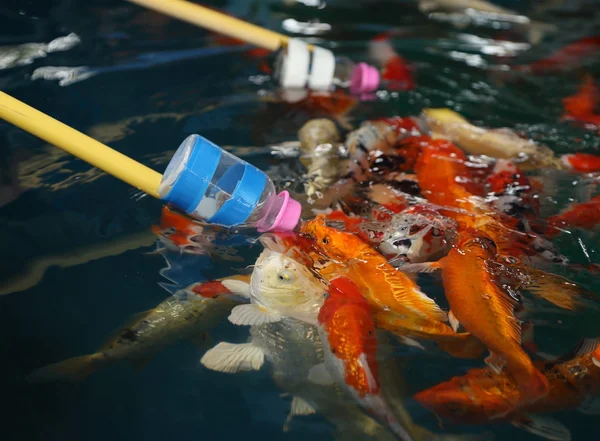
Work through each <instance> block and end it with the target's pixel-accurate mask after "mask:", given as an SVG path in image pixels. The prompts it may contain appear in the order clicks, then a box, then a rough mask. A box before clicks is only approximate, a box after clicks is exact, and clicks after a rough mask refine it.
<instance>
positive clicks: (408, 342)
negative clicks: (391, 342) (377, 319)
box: [396, 335, 425, 350]
mask: <svg viewBox="0 0 600 441" xmlns="http://www.w3.org/2000/svg"><path fill="white" fill-rule="evenodd" d="M396 337H397V339H398V341H399V342H400V343H402V344H404V345H406V346H412V347H414V348H419V349H423V350H425V348H424V347H423V345H422V344H421V343H419V342H418V341H417V340H415V339H412V338H410V337H405V336H403V335H398V336H396Z"/></svg>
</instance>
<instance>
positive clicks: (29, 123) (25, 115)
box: [0, 92, 162, 199]
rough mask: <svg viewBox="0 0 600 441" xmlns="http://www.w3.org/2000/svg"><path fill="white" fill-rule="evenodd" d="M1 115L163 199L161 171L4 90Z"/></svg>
mask: <svg viewBox="0 0 600 441" xmlns="http://www.w3.org/2000/svg"><path fill="white" fill-rule="evenodd" d="M0 118H2V119H4V120H6V121H8V122H10V123H12V124H14V125H15V126H17V127H20V128H22V129H23V130H25V131H27V132H29V133H31V134H32V135H35V136H37V137H38V138H41V139H43V140H44V141H47V142H48V143H50V144H53V145H55V146H56V147H60V148H61V149H63V150H64V151H66V152H68V153H71V154H72V155H75V156H77V157H78V158H79V159H82V160H83V161H85V162H87V163H89V164H91V165H93V166H94V167H98V168H99V169H101V170H104V171H105V172H106V173H109V174H111V175H113V176H114V177H115V178H118V179H120V180H122V181H124V182H127V183H128V184H130V185H133V186H134V187H137V188H139V189H140V190H142V191H143V192H145V193H148V194H149V195H150V196H154V197H155V198H159V199H160V196H159V195H158V186H159V184H160V181H161V179H162V175H161V174H160V173H158V172H156V171H154V170H152V169H151V168H148V167H146V166H145V165H142V164H140V163H139V162H137V161H134V160H133V159H131V158H129V157H127V156H125V155H123V154H121V153H119V152H117V151H116V150H113V149H111V148H110V147H108V146H106V145H104V144H102V143H100V142H98V141H96V140H95V139H92V138H90V137H89V136H87V135H84V134H83V133H81V132H78V131H77V130H75V129H73V128H71V127H69V126H67V125H65V124H63V123H61V122H60V121H57V120H55V119H54V118H52V117H50V116H48V115H46V114H44V113H42V112H40V111H39V110H36V109H34V108H33V107H31V106H28V105H27V104H25V103H23V102H21V101H19V100H17V99H15V98H13V97H11V96H10V95H7V94H6V93H4V92H0Z"/></svg>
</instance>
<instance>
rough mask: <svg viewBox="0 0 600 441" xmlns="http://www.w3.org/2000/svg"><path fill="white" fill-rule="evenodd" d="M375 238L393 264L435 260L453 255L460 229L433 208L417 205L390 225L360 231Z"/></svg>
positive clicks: (394, 217)
mask: <svg viewBox="0 0 600 441" xmlns="http://www.w3.org/2000/svg"><path fill="white" fill-rule="evenodd" d="M359 228H360V229H361V230H365V231H367V232H368V234H369V235H370V237H376V238H377V239H378V243H377V244H376V245H375V246H376V247H377V250H378V251H379V252H381V253H382V254H383V255H384V256H385V257H386V258H387V259H388V261H389V262H390V263H392V264H395V263H396V262H398V263H400V264H401V262H403V263H404V262H405V263H419V262H426V261H428V260H435V259H439V258H441V257H443V256H445V255H446V254H447V253H448V251H450V246H451V244H452V243H453V241H454V233H455V231H456V229H457V228H458V225H457V224H456V222H455V221H454V220H453V219H450V218H448V217H446V216H443V215H441V214H440V213H439V212H438V211H436V210H434V209H433V208H428V207H426V206H422V205H414V206H412V207H408V208H406V209H405V210H403V211H401V212H400V213H399V214H395V215H394V216H392V218H391V219H390V221H386V222H381V223H374V222H372V223H367V224H364V225H362V226H360V227H359Z"/></svg>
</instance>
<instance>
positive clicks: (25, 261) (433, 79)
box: [0, 0, 600, 441]
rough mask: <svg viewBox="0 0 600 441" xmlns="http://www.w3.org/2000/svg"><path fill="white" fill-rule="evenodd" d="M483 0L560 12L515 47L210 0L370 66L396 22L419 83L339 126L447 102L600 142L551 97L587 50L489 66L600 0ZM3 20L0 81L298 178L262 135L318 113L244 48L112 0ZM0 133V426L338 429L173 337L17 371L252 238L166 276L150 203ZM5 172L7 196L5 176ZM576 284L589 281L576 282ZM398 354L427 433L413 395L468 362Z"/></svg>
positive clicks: (72, 118)
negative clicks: (296, 101) (81, 372)
mask: <svg viewBox="0 0 600 441" xmlns="http://www.w3.org/2000/svg"><path fill="white" fill-rule="evenodd" d="M312 4H318V5H317V6H311V5H312ZM498 4H502V5H503V6H505V7H509V8H512V9H516V10H518V11H519V12H521V13H524V14H528V15H532V16H533V17H535V18H536V19H537V20H540V21H544V22H547V23H553V24H556V25H557V26H558V27H559V32H558V33H555V34H552V35H548V36H546V37H545V38H544V39H543V40H542V41H541V42H540V43H537V44H534V45H530V44H529V41H528V39H527V34H526V33H523V32H517V31H510V30H507V29H498V28H497V27H495V26H493V24H491V23H489V22H488V23H479V24H471V25H468V26H466V27H461V28H457V27H456V26H454V25H453V24H451V23H448V22H447V21H440V20H435V19H432V18H428V17H427V16H426V15H424V14H422V13H421V12H419V10H418V8H417V7H416V3H414V2H408V1H406V2H403V1H377V0H372V1H366V0H365V1H358V0H356V1H341V0H340V1H331V2H329V1H322V2H309V1H304V2H300V1H298V2H284V1H283V0H281V1H275V0H272V1H251V0H247V1H245V0H239V1H235V0H231V1H213V2H210V5H211V6H214V7H218V8H221V9H224V10H226V11H227V12H229V13H231V14H235V15H237V16H240V17H244V18H246V19H248V20H249V21H252V22H254V23H257V24H260V25H263V26H266V27H269V28H272V29H274V30H277V31H279V32H293V31H294V30H295V29H297V28H298V22H301V23H307V22H311V21H312V22H313V25H312V27H311V29H318V30H319V32H318V33H317V35H314V36H312V37H310V38H312V39H313V40H314V41H316V42H318V43H319V44H322V45H324V46H327V47H330V48H333V49H334V50H335V52H336V53H339V54H344V55H348V56H350V57H352V58H353V59H356V60H364V59H366V57H367V45H368V42H369V40H370V39H371V38H373V37H374V36H375V35H377V34H378V33H380V32H383V31H386V30H389V29H392V28H399V29H401V30H402V32H401V33H400V34H399V35H397V36H395V37H394V38H393V40H392V44H393V45H394V48H395V49H396V50H397V51H398V52H399V53H401V54H402V56H404V57H405V58H406V59H407V60H408V61H409V62H410V63H411V64H412V65H413V66H414V68H415V79H416V82H417V87H416V89H415V90H412V91H408V92H382V93H380V94H378V96H377V97H376V99H375V100H371V101H367V102H364V103H361V104H360V105H358V106H357V107H355V108H354V109H352V110H351V111H350V112H349V113H348V114H347V115H344V117H345V118H344V121H348V122H349V124H352V125H353V126H355V127H356V126H357V125H358V124H360V122H361V121H364V120H367V119H374V118H381V117H386V116H393V115H401V116H407V115H417V114H419V113H420V111H421V110H422V109H423V108H425V107H449V108H452V109H454V110H456V111H458V112H460V113H461V114H462V115H464V116H465V117H466V118H468V119H469V120H470V121H472V122H473V123H476V124H478V125H482V126H488V127H511V128H515V129H516V130H517V131H519V132H520V133H522V134H525V135H526V136H529V137H531V138H533V139H535V140H536V141H538V142H540V143H542V144H545V145H547V146H548V147H550V148H552V149H553V150H554V151H555V152H556V153H559V154H563V153H569V152H575V151H584V152H590V153H593V152H597V150H598V148H599V147H600V138H599V137H598V134H597V132H594V131H590V130H586V129H585V128H582V127H578V126H576V125H573V124H569V123H567V122H563V121H561V120H560V117H561V115H562V105H561V99H562V98H564V97H565V96H568V95H572V94H573V93H575V92H576V91H577V89H578V87H579V85H580V84H581V78H582V73H583V72H587V73H591V74H592V75H594V76H595V78H597V79H600V57H599V56H598V53H597V51H598V48H599V47H600V46H596V53H595V54H594V53H591V54H587V55H585V56H582V57H581V58H578V59H577V60H573V61H569V62H566V63H565V65H564V66H562V67H564V70H559V71H557V72H551V73H549V74H546V75H543V76H539V75H538V76H532V75H527V74H524V73H515V72H511V71H506V70H505V69H503V67H502V66H506V65H511V66H515V65H526V64H528V63H531V62H532V61H534V60H539V59H542V58H545V57H548V56H549V55H550V54H551V53H553V51H555V50H557V49H559V48H561V47H563V46H565V45H566V44H568V43H570V42H573V41H576V40H579V39H581V38H584V37H590V36H597V35H600V7H599V6H600V3H599V2H597V1H588V2H585V1H564V2H560V1H550V0H548V1H539V2H538V1H535V2H534V1H529V2H527V1H517V0H512V1H508V0H507V1H504V2H500V1H499V2H498ZM319 5H320V6H319ZM315 20H318V23H320V25H319V26H316V25H315ZM0 23H1V25H0V45H1V46H0V87H1V89H2V90H3V91H6V92H7V93H9V94H12V95H14V96H15V97H17V98H19V99H21V100H23V101H25V102H26V103H28V104H30V105H32V106H34V107H36V108H38V109H40V110H41V111H43V112H45V113H48V114H50V115H52V116H53V117H55V118H57V119H59V120H61V121H63V122H65V123H67V124H69V125H70V126H72V127H74V128H76V129H78V130H80V131H83V132H84V133H87V134H89V135H90V136H92V137H94V138H96V139H98V140H99V141H101V142H103V143H106V144H108V145H110V146H111V147H113V148H115V149H117V150H119V151H121V152H123V153H125V154H126V155H129V156H131V157H133V158H135V159H137V160H139V161H141V162H143V163H144V164H147V165H149V166H151V167H153V168H155V169H156V170H158V171H160V172H162V171H163V170H164V167H165V166H166V163H167V162H168V160H169V159H170V156H171V155H172V153H173V151H174V149H176V148H177V146H178V145H179V143H180V142H181V141H182V140H183V139H184V138H185V137H186V136H188V135H189V134H192V133H199V134H202V135H203V136H205V137H206V138H208V139H210V140H212V141H214V142H215V143H217V144H219V145H221V146H232V148H235V150H234V151H235V152H236V154H238V155H240V156H242V157H243V158H245V159H246V160H248V161H249V162H251V163H253V164H254V165H256V166H258V167H260V168H261V169H263V170H265V171H267V172H268V173H270V174H271V176H272V177H273V179H274V181H275V182H276V183H277V184H278V185H279V186H283V185H290V184H291V183H293V181H294V180H297V178H298V176H299V174H300V173H301V167H300V166H299V165H298V163H297V160H296V159H281V158H278V157H277V156H274V155H272V154H271V149H270V148H268V147H267V146H268V145H271V144H275V143H281V142H283V141H293V140H295V139H297V137H296V133H297V131H298V129H299V128H300V127H301V126H302V124H303V123H304V122H306V121H307V120H309V119H311V118H315V117H319V116H327V114H324V113H322V112H319V111H314V110H311V109H306V108H302V107H300V106H294V105H290V104H286V103H282V102H278V101H276V100H273V99H270V98H269V97H270V96H271V95H272V93H273V91H274V89H275V88H274V86H273V85H272V83H271V82H270V78H269V77H268V76H267V75H265V74H264V73H263V72H262V71H261V69H260V60H257V59H256V58H253V57H252V56H250V55H248V53H247V50H248V47H246V46H235V45H221V44H220V43H219V41H220V40H219V39H218V38H216V36H215V35H213V34H209V33H207V32H206V31H203V30H201V29H198V28H195V27H193V26H191V25H188V24H184V23H182V22H179V21H176V20H171V19H168V18H166V17H164V16H161V15H159V14H157V13H154V12H149V11H146V10H143V9H141V8H140V7H137V6H135V5H131V4H129V3H126V2H121V1H112V0H104V1H102V0H89V1H76V0H63V1H59V0H49V1H40V0H30V1H24V2H23V1H9V2H5V4H4V5H3V6H2V7H1V8H0ZM66 36H70V37H69V38H67V39H64V38H63V39H62V40H58V41H59V42H60V44H54V45H53V46H51V47H49V46H47V44H48V43H50V42H52V41H57V39H61V37H66ZM26 43H43V44H42V45H40V46H35V47H33V46H24V45H25V44H26ZM0 143H1V147H2V152H4V154H3V155H2V157H1V158H0V163H1V164H2V177H3V185H4V182H7V184H6V186H5V187H6V188H7V190H6V191H5V192H3V193H2V195H1V196H2V198H3V200H2V201H1V203H2V206H1V207H0V225H1V228H0V237H1V242H0V243H2V246H0V256H1V261H2V266H1V268H0V277H1V279H0V280H2V286H0V290H1V294H3V295H2V296H0V336H1V337H0V357H1V360H2V363H0V390H1V391H2V397H3V398H4V405H3V406H2V409H3V410H2V417H0V421H2V424H0V439H3V440H20V441H29V440H44V441H52V440H61V441H62V440H66V439H74V440H86V441H95V440H105V439H111V440H125V439H127V440H137V439H144V440H147V441H151V440H164V439H171V440H187V439H207V440H213V439H220V440H234V439H236V440H239V439H253V440H254V439H281V440H296V439H297V440H304V439H306V437H311V439H313V440H314V441H317V440H329V439H333V438H334V430H333V426H332V425H331V424H329V423H328V422H327V420H326V419H324V418H323V417H321V416H318V415H312V416H308V417H303V418H300V419H299V420H297V421H295V422H294V423H293V424H292V427H291V430H289V431H286V432H284V431H282V426H283V425H284V422H285V420H286V418H287V414H288V412H289V405H290V399H289V397H285V396H282V393H283V392H284V391H282V390H280V389H278V388H277V387H276V386H275V385H274V384H273V381H272V379H271V377H270V376H269V372H268V371H267V370H262V371H260V372H251V373H242V374H237V375H227V374H222V373H216V372H212V371H208V370H207V369H205V368H203V367H202V366H201V365H200V364H199V359H200V357H201V356H202V353H203V351H204V350H205V349H206V348H204V349H203V348H201V347H197V346H195V345H194V344H192V343H190V342H188V341H179V342H175V343H173V344H172V345H169V346H168V347H166V348H165V349H164V350H162V351H161V352H160V353H158V354H156V355H155V356H154V357H153V358H152V359H151V360H149V361H148V362H147V363H146V364H145V366H144V367H143V369H139V370H136V369H135V368H134V367H132V366H131V365H129V364H127V363H120V364H115V365H113V366H109V367H106V368H103V369H99V370H98V371H97V372H95V373H93V374H92V375H91V376H89V377H88V378H87V379H86V380H85V381H82V382H76V383H68V382H55V383H52V382H50V383H47V384H33V385H32V384H28V383H27V382H26V376H27V375H28V374H29V373H30V372H32V371H33V370H35V369H37V368H40V367H42V366H45V365H48V364H50V363H55V362H58V361H60V360H63V359H67V358H70V357H75V356H78V355H83V354H88V353H92V352H94V351H95V350H96V349H97V348H98V347H100V346H101V345H102V344H103V343H104V342H105V341H106V339H107V338H108V337H109V336H110V335H111V334H112V333H113V332H114V331H115V330H116V329H118V328H119V326H121V325H122V324H123V323H127V321H128V320H130V318H131V316H133V315H135V314H137V313H140V312H142V311H147V310H149V309H152V308H154V307H156V305H158V304H159V303H160V302H162V301H163V300H165V299H166V298H167V297H168V296H169V295H170V292H169V290H165V289H164V286H163V285H165V284H167V285H170V284H172V283H174V284H175V285H177V286H186V285H187V284H189V283H193V282H199V281H203V280H209V279H214V278H218V277H225V276H227V275H231V274H234V273H237V272H240V271H242V270H243V269H244V268H245V267H246V266H247V265H250V264H252V263H253V261H254V259H255V258H256V256H257V255H258V254H259V253H260V251H261V247H260V246H259V245H248V244H243V245H241V246H236V245H235V242H234V245H233V248H234V249H235V251H236V253H237V255H238V256H239V259H235V260H231V259H230V258H228V257H227V256H223V254H222V253H221V254H219V253H217V254H214V255H213V254H210V253H209V255H204V256H197V255H196V256H194V255H188V256H183V257H182V256H179V257H173V256H171V259H172V261H171V267H170V268H169V269H167V270H166V271H165V268H167V263H166V261H165V257H164V255H163V254H161V253H158V252H157V251H156V249H157V242H158V239H157V236H156V235H155V234H154V233H153V232H152V227H153V226H154V225H157V224H158V223H159V221H160V216H161V203H160V202H159V201H156V200H153V199H152V198H150V197H144V195H142V194H140V193H139V192H138V191H137V190H135V189H132V188H130V187H128V186H127V185H126V184H124V183H122V182H119V181H117V180H116V179H114V178H112V177H110V176H108V175H106V174H104V173H101V172H99V171H98V170H96V169H93V168H91V167H90V166H89V165H87V164H85V163H84V162H82V161H80V160H77V159H75V158H73V157H71V156H69V155H68V154H65V153H63V152H62V151H60V150H58V149H55V148H54V147H51V146H49V145H48V144H46V143H44V142H43V141H41V140H39V139H37V138H34V137H32V136H30V135H28V134H25V133H24V132H22V131H20V130H18V129H16V128H14V127H12V126H10V125H8V124H6V123H0ZM17 164H18V165H17ZM15 166H16V170H17V171H16V173H18V186H19V188H18V189H17V188H16V187H14V186H13V185H12V184H13V183H14V182H12V180H11V178H10V176H11V170H14V169H15V168H14V167H15ZM586 179H587V180H586ZM589 182H590V181H589V178H586V177H577V178H573V176H569V177H565V178H564V179H563V180H562V181H560V182H559V184H558V185H560V186H561V187H560V188H561V189H563V191H562V192H557V194H558V196H556V197H555V198H554V199H553V200H552V201H546V203H545V205H544V207H545V210H546V211H547V212H548V213H553V212H556V211H557V210H558V209H559V208H562V207H564V206H565V205H566V204H568V203H570V202H572V201H577V200H584V199H585V198H588V197H589V195H590V191H594V189H593V186H592V185H591V184H590V185H588V184H589ZM3 188H4V187H3ZM557 243H558V244H559V245H560V247H561V251H562V252H563V254H565V255H567V256H568V257H569V258H570V259H571V260H572V261H573V262H577V263H587V262H592V263H600V262H598V255H597V254H598V251H597V250H598V244H599V243H600V242H599V239H598V236H596V235H594V234H593V233H583V232H577V233H575V234H574V235H572V236H569V237H566V238H564V237H562V238H561V239H560V240H558V241H557ZM165 276H167V277H168V278H169V279H171V280H170V281H169V280H168V279H167V278H166V277H165ZM576 280H577V281H579V282H582V283H584V284H586V286H587V287H588V288H596V290H597V289H598V285H597V283H595V282H594V281H593V279H590V277H589V276H581V278H580V279H576ZM424 283H425V284H424V286H423V289H424V290H425V291H426V292H433V293H435V292H436V290H440V287H439V285H437V284H435V283H434V282H433V281H429V280H428V281H426V282H424ZM427 283H430V285H431V286H429V285H427ZM167 288H168V286H167ZM171 291H172V289H171ZM596 322H597V319H595V318H594V316H593V315H591V316H590V315H585V316H583V317H582V318H576V319H573V318H571V320H570V321H569V320H568V319H567V320H566V321H565V325H564V326H562V327H559V328H552V329H550V330H548V332H546V333H541V335H540V342H539V344H540V345H543V344H546V346H547V347H548V348H550V349H548V352H552V351H554V353H564V352H567V351H568V350H569V349H570V347H571V346H573V345H574V344H575V343H576V342H577V339H578V338H579V336H580V335H582V334H585V335H590V334H593V332H594V329H595V327H594V325H595V323H596ZM210 334H211V339H212V341H213V342H217V341H222V340H225V341H244V339H245V338H246V337H247V330H246V329H244V328H240V327H234V326H231V325H230V324H229V323H228V322H226V321H224V322H223V323H221V324H219V325H217V326H216V327H215V328H214V329H213V330H212V331H211V333H210ZM398 351H399V354H400V356H401V357H402V358H403V360H404V362H403V366H404V368H403V375H404V377H405V383H406V386H405V387H406V393H407V400H406V403H405V404H406V406H407V409H408V410H409V412H410V413H411V415H412V416H413V418H414V419H415V421H416V422H417V423H418V424H421V425H423V426H425V427H427V428H428V429H430V430H432V431H436V432H442V428H440V426H439V425H438V422H437V419H436V418H435V416H434V415H433V414H431V413H430V412H428V411H426V410H425V409H423V408H421V407H420V406H419V405H418V404H417V403H415V402H414V401H412V400H411V399H410V395H411V394H412V393H415V392H417V391H418V390H421V389H422V388H424V387H429V386H432V385H434V384H436V383H437V382H439V381H442V380H445V379H448V378H450V377H451V376H453V375H458V374H460V373H464V372H465V371H466V370H467V368H469V367H472V366H481V362H480V361H473V362H468V363H465V362H464V361H463V360H453V359H449V358H448V357H438V356H437V355H439V354H426V353H420V352H418V351H416V350H414V348H400V349H398ZM558 418H559V419H560V420H561V422H563V424H565V425H566V426H567V427H568V428H569V429H570V430H571V432H572V435H573V439H575V440H577V439H584V438H585V437H589V434H590V433H595V432H593V431H594V430H597V429H598V428H599V425H598V420H597V417H596V416H590V415H583V414H581V413H577V412H564V413H561V414H560V415H558ZM443 427H444V429H445V431H446V432H448V433H463V432H464V433H471V432H481V431H488V432H490V431H491V432H493V433H494V434H495V435H496V439H498V440H505V439H508V438H509V437H511V438H512V439H514V440H529V439H531V440H534V439H541V438H538V437H536V436H535V435H531V434H528V433H527V432H525V431H522V430H519V429H517V428H514V427H512V426H510V425H508V424H497V425H488V426H484V427H482V426H475V427H467V426H453V425H451V424H448V423H445V424H444V426H443ZM357 439H359V438H357Z"/></svg>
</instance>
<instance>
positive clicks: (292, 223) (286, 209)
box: [257, 191, 302, 233]
mask: <svg viewBox="0 0 600 441" xmlns="http://www.w3.org/2000/svg"><path fill="white" fill-rule="evenodd" d="M277 197H279V198H282V199H283V203H282V204H281V210H280V211H279V214H278V215H277V217H276V218H275V220H274V221H273V224H272V225H271V226H270V227H266V228H265V226H263V225H259V226H258V227H257V230H258V231H259V232H260V233H266V232H267V231H292V230H293V229H294V228H296V225H298V222H299V221H300V214H301V212H302V206H301V205H300V203H299V202H298V201H296V200H294V199H292V198H291V197H290V194H289V193H288V192H287V191H282V192H281V193H279V194H278V195H277Z"/></svg>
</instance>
